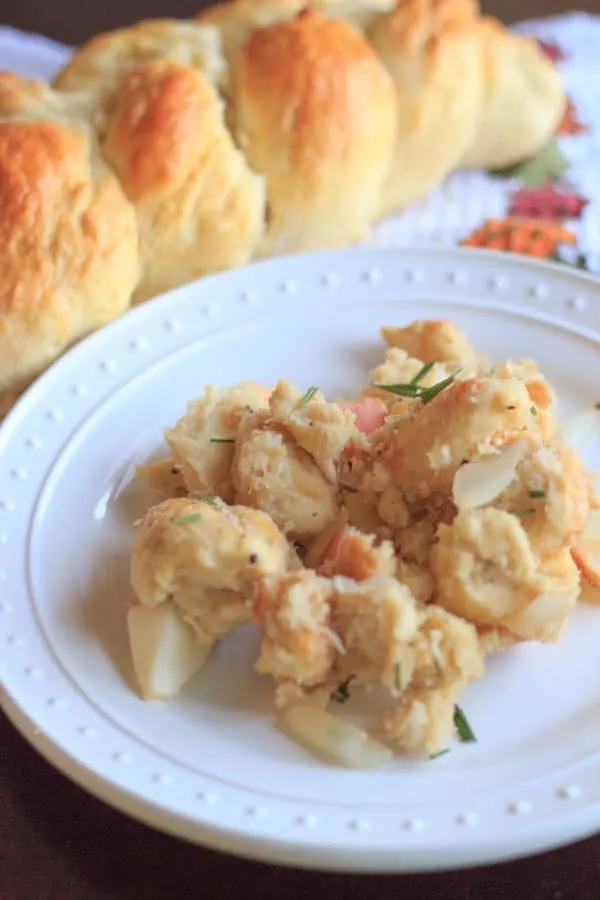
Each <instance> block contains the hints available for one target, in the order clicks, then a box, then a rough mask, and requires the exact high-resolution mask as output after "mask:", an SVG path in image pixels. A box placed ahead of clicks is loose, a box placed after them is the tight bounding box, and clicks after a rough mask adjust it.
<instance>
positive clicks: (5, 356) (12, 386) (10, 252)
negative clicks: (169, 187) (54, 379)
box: [0, 73, 139, 414]
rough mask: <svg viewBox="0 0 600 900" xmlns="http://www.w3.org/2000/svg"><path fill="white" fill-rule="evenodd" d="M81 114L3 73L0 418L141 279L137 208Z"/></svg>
mask: <svg viewBox="0 0 600 900" xmlns="http://www.w3.org/2000/svg"><path fill="white" fill-rule="evenodd" d="M81 107H82V102H81V100H80V99H77V98H76V100H75V102H73V103H72V104H71V103H70V102H69V98H66V97H62V96H61V95H57V94H55V93H54V92H53V91H52V90H51V89H50V88H48V87H46V86H45V85H44V84H42V83H41V82H37V81H25V80H23V79H20V78H19V77H17V76H16V75H11V74H8V73H2V74H0V197H1V198H2V215H1V217H0V271H1V272H2V279H1V281H0V414H1V412H6V409H7V408H8V406H9V404H10V402H12V401H14V399H16V396H17V395H18V394H19V392H20V391H21V390H22V389H24V388H25V387H26V386H27V384H28V383H29V382H30V381H31V380H32V379H33V378H34V377H35V376H36V375H38V374H39V373H40V372H41V371H42V370H43V369H44V368H45V367H46V366H48V365H49V364H50V363H51V362H52V361H53V360H54V359H55V358H56V357H57V356H58V355H59V354H60V353H61V352H62V351H63V350H64V349H65V348H66V347H68V346H69V344H71V343H73V342H74V341H76V340H78V339H79V338H80V337H82V336H83V335H84V334H86V333H88V332H90V331H93V330H94V329H95V328H98V327H99V326H101V325H103V324H105V323H106V322H109V321H110V320H111V319H114V318H116V317H117V316H119V315H120V314H121V313H122V312H124V311H125V310H126V309H127V307H128V306H129V303H130V300H131V294H132V291H133V289H134V288H135V285H136V282H137V279H138V272H139V266H138V251H137V234H136V227H135V216H134V213H133V209H132V207H131V205H130V204H129V202H128V201H127V199H126V198H125V196H124V194H123V192H122V189H121V187H120V185H119V183H118V181H117V179H116V178H115V177H114V175H113V174H112V173H111V172H110V171H109V169H108V168H107V167H106V166H105V164H104V163H103V162H102V160H101V159H100V157H99V154H98V151H97V148H96V145H95V141H94V136H93V134H92V131H91V128H90V127H89V126H88V124H87V123H86V121H85V120H84V118H83V116H82V113H81Z"/></svg>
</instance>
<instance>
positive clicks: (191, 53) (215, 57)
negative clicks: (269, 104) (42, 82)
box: [54, 19, 225, 95]
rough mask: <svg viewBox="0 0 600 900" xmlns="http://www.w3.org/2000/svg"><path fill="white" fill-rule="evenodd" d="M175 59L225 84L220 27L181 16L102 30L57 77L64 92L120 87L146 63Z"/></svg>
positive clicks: (56, 84) (108, 91) (103, 91)
mask: <svg viewBox="0 0 600 900" xmlns="http://www.w3.org/2000/svg"><path fill="white" fill-rule="evenodd" d="M154 59H170V60H173V61H174V62H178V63H181V64H182V65H185V66H190V67H191V68H193V69H197V70H199V71H201V72H203V73H204V74H205V75H206V76H207V77H208V78H209V80H211V81H213V82H219V80H220V79H221V78H222V77H224V70H225V65H224V61H223V58H222V56H221V44H220V37H219V33H218V31H217V30H216V29H215V28H206V27H202V26H201V25H199V24H198V23H196V22H193V21H192V22H185V21H181V20H179V19H148V20H145V21H142V22H137V23H136V24H135V25H131V26H130V27H128V28H118V29H116V30H115V31H108V32H105V33H103V34H98V35H96V36H95V37H93V38H91V40H89V41H87V43H85V44H84V45H83V46H82V47H80V48H79V50H77V51H76V52H75V53H74V54H73V56H72V57H71V59H70V60H69V62H68V63H67V65H66V66H65V67H64V69H62V70H61V71H60V72H59V73H58V75H57V76H56V78H55V79H54V87H56V88H57V89H59V90H61V91H81V90H85V91H96V92H98V93H100V94H101V95H108V94H111V93H112V92H113V91H115V90H116V89H117V88H118V87H119V85H120V84H121V82H122V81H123V79H124V78H125V77H126V76H127V75H128V74H129V72H130V71H131V70H132V69H133V68H135V67H136V66H137V65H139V64H140V63H145V62H150V61H151V60H154Z"/></svg>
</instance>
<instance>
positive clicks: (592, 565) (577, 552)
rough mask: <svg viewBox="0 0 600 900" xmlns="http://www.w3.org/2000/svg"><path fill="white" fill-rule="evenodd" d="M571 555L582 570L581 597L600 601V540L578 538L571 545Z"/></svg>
mask: <svg viewBox="0 0 600 900" xmlns="http://www.w3.org/2000/svg"><path fill="white" fill-rule="evenodd" d="M571 556H572V557H573V559H574V560H575V564H576V566H577V568H578V569H579V571H580V572H581V578H582V597H581V599H582V600H586V601H587V602H588V603H600V540H598V539H597V538H585V537H581V538H578V539H577V540H575V541H574V542H573V546H572V547H571Z"/></svg>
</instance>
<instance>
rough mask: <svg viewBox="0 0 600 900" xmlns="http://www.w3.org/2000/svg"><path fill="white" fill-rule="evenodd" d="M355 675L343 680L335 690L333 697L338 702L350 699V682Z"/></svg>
mask: <svg viewBox="0 0 600 900" xmlns="http://www.w3.org/2000/svg"><path fill="white" fill-rule="evenodd" d="M355 677H356V676H355V675H349V676H348V677H347V678H346V680H345V681H342V683H341V684H339V685H338V686H337V688H336V689H335V691H333V693H332V695H331V699H332V700H335V702H336V703H346V701H347V700H349V699H350V682H351V681H352V679H353V678H355Z"/></svg>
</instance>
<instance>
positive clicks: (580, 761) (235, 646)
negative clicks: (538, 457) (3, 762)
mask: <svg viewBox="0 0 600 900" xmlns="http://www.w3.org/2000/svg"><path fill="white" fill-rule="evenodd" d="M440 316H443V317H448V318H452V319H454V320H455V321H457V322H458V323H459V324H460V325H462V326H463V327H464V328H465V329H466V330H467V332H468V333H469V335H470V337H471V338H472V339H473V341H474V342H475V344H476V345H477V347H478V348H480V349H481V351H483V352H485V353H487V354H489V355H491V356H492V357H498V358H502V357H506V356H509V355H510V356H520V355H534V356H535V357H536V358H537V359H538V360H539V362H540V364H541V366H542V367H543V369H544V370H545V371H546V372H547V374H548V376H549V377H550V379H551V380H552V381H553V382H554V384H555V385H556V387H557V389H558V391H559V394H560V396H561V399H562V401H563V402H564V406H565V409H566V410H567V411H568V410H569V409H574V408H577V407H583V406H586V405H589V404H590V403H593V402H595V401H597V400H598V399H600V385H599V384H598V371H599V370H598V362H599V360H600V356H599V346H600V283H599V282H597V281H596V280H594V279H592V278H590V277H587V276H585V275H581V274H578V273H576V272H575V271H571V270H570V269H567V268H566V267H561V266H553V265H539V264H535V263H532V262H529V261H526V260H524V259H520V258H517V257H508V256H503V255H499V254H495V253H485V252H481V251H463V250H461V251H429V250H415V251H385V250H353V251H349V252H342V253H337V254H315V255H311V256H306V257H296V258H288V259H282V260H277V261H271V262H267V263H262V264H257V265H253V266H251V267H249V268H246V269H242V270H238V271H234V272H230V273H227V274H225V275H222V276H218V277H215V278H207V279H205V280H204V281H202V282H200V283H197V284H193V285H190V286H188V287H184V288H182V289H180V290H178V291H175V292H174V293H172V294H170V295H169V296H166V297H164V298H161V299H160V300H157V301H154V302H152V303H150V304H148V305H146V306H144V307H142V308H140V309H137V310H135V311H134V312H132V313H130V314H128V315H126V316H125V317H124V318H122V319H121V320H120V321H118V322H117V323H115V324H113V325H111V326H109V327H107V328H105V329H104V330H103V331H101V332H100V333H98V334H96V335H94V336H93V337H92V338H91V339H89V340H87V341H86V342H85V343H84V344H82V345H81V346H79V347H77V348H76V349H75V350H73V351H72V352H71V353H69V354H68V355H67V356H66V357H65V358H64V359H63V360H62V361H61V362H59V363H58V364H57V365H56V366H54V368H53V369H52V370H51V371H50V372H49V373H48V374H46V375H45V376H44V377H43V378H42V379H41V380H40V381H39V382H38V383H37V384H36V385H35V386H34V387H33V389H32V390H30V391H29V393H28V394H27V396H26V397H25V398H24V399H23V400H22V402H21V403H20V404H19V405H18V407H17V408H16V410H15V411H14V412H13V413H12V415H11V416H10V417H9V418H8V420H7V421H6V422H5V424H4V425H3V427H2V429H0V578H1V579H2V580H1V582H0V597H1V603H0V674H1V677H2V683H3V686H4V690H5V694H4V699H3V705H4V707H5V709H6V712H7V713H8V715H9V716H10V718H11V719H12V720H13V722H14V723H15V724H16V725H17V727H18V728H19V729H20V730H21V731H22V732H23V734H24V735H25V737H26V738H27V739H28V740H29V741H30V742H31V743H32V744H34V746H35V747H37V748H38V750H40V751H41V752H42V753H43V754H44V755H45V756H46V757H47V758H48V759H50V761H51V762H52V763H54V764H55V765H56V766H57V767H58V768H60V769H62V770H63V771H64V772H66V773H67V774H68V775H69V776H70V777H71V778H73V779H74V780H75V781H77V782H79V783H80V784H81V785H83V786H84V787H86V788H87V789H88V790H90V791H92V792H93V793H95V794H97V795H98V796H100V797H102V798H103V799H104V800H106V801H107V802H108V803H111V804H113V805H115V806H117V807H119V808H120V809H122V810H124V811H125V812H127V813H129V814H130V815H132V816H135V817H137V818H140V819H142V820H144V821H146V822H148V823H149V824H151V825H153V826H155V827H158V828H161V829H163V830H168V831H171V832H174V833H176V834H178V835H181V836H183V837H185V838H187V839H190V840H193V841H198V842H201V843H206V844H208V845H210V846H213V847H216V848H221V849H225V850H231V851H233V852H237V853H240V854H244V855H248V856H252V857H256V858H260V859H266V860H272V861H278V862H287V863H293V864H298V865H302V866H305V867H322V868H336V869H345V870H362V871H403V870H414V869H427V868H439V867H455V866H462V865H468V864H474V863H480V862H484V861H490V860H499V859H503V858H507V857H514V856H518V855H522V854H525V853H529V852H532V851H535V850H542V849H545V848H548V847H551V846H553V845H557V844H559V843H563V842H568V841H571V840H574V839H576V838H579V837H582V836H584V835H587V834H589V833H590V832H592V831H593V830H595V829H598V828H600V654H599V653H598V646H599V645H600V608H598V607H596V608H593V607H588V608H585V607H583V606H582V607H581V608H580V609H578V610H577V611H576V614H575V615H574V617H573V621H572V624H571V626H570V628H569V630H568V632H567V635H566V637H565V639H564V640H563V642H562V643H560V644H559V645H558V646H556V647H551V648H548V647H541V646H533V645H532V646H523V647H521V648H518V649H514V650H513V651H510V652H508V653H507V654H505V655H503V656H502V657H501V658H498V659H494V660H492V661H491V662H490V665H489V669H488V672H487V674H486V676H485V678H484V679H483V680H482V681H481V682H479V683H477V684H475V685H473V686H472V687H470V688H469V689H468V691H467V693H466V696H465V698H464V703H463V706H464V708H465V709H466V711H467V713H468V716H469V719H470V721H471V723H472V724H473V726H474V728H475V730H476V732H477V735H478V738H479V741H478V743H477V744H474V745H469V746H467V745H462V746H456V747H455V748H453V749H452V751H451V752H450V753H449V754H447V755H445V756H443V757H441V758H440V759H438V760H435V761H429V762H424V763H420V764H415V763H407V762H405V761H403V760H398V761H397V762H395V763H394V764H393V766H392V767H391V768H390V769H388V770H385V771H377V772H366V773H356V772H348V771H343V770H338V769H335V768H331V767H328V766H326V765H324V764H320V763H319V762H317V761H316V760H314V759H312V758H310V757H309V756H308V755H307V754H305V752H304V751H303V750H302V749H301V748H299V747H297V746H295V745H294V744H293V743H291V742H290V741H289V740H288V739H287V738H286V737H285V736H284V735H283V734H281V733H280V732H278V731H277V730H276V729H275V727H274V726H273V722H272V718H271V713H272V707H271V697H272V690H271V686H270V682H269V681H268V680H267V679H264V678H261V677H259V676H257V675H255V674H254V673H253V671H252V662H253V658H254V653H255V639H254V635H253V634H252V632H251V631H246V632H242V633H238V634H236V635H234V636H232V637H231V638H230V639H228V640H227V641H225V642H224V644H223V645H222V646H221V647H220V648H219V649H218V651H217V652H216V653H215V655H214V657H213V658H212V659H211V661H210V663H209V665H208V667H207V669H206V670H204V671H203V672H201V673H199V675H198V676H197V677H196V678H195V679H194V680H193V682H192V683H191V684H190V685H189V686H188V688H187V689H186V690H185V693H184V695H183V696H182V697H181V699H180V700H178V701H177V702H172V703H162V704H161V703H153V704H146V703H143V702H142V701H141V700H139V699H138V697H137V695H136V694H135V693H134V692H133V691H132V690H131V688H130V686H129V684H128V679H129V678H130V677H131V671H130V664H129V659H128V653H127V642H126V636H125V623H124V608H125V603H126V601H127V599H128V596H129V586H128V577H127V573H128V547H129V541H130V537H131V531H132V529H131V523H132V521H133V520H134V519H135V518H136V517H137V516H138V515H139V513H140V511H141V509H142V508H143V506H144V503H147V498H146V497H143V496H141V495H140V493H138V492H136V490H135V489H133V488H132V486H131V478H132V470H133V466H134V464H136V463H138V462H140V461H142V460H144V459H146V458H148V456H149V455H150V453H151V452H153V451H154V450H156V448H158V447H160V445H161V435H162V428H163V427H164V426H165V425H167V424H169V423H172V422H174V421H175V419H176V418H177V417H178V416H179V415H180V414H181V413H182V412H183V411H184V409H185V405H186V402H187V400H188V399H190V398H192V397H193V396H195V395H197V394H199V393H200V392H201V391H202V388H203V386H204V384H205V383H207V382H212V383H221V384H228V383H232V382H235V381H238V380H240V379H242V378H255V379H257V380H259V381H262V382H264V383H265V384H269V383H273V381H274V380H275V379H276V378H278V377H279V376H281V375H286V376H287V377H288V378H290V379H291V380H292V381H295V382H296V383H297V384H298V385H299V386H300V387H305V386H307V385H309V384H317V385H319V386H320V387H322V388H323V389H324V390H325V391H326V392H328V393H329V392H334V393H337V392H340V393H341V392H345V393H347V392H348V391H350V390H352V389H354V388H358V387H359V386H360V385H361V384H362V383H364V381H365V378H366V372H367V370H368V369H369V368H370V367H371V366H372V365H374V364H375V363H376V361H377V360H378V359H379V358H380V357H381V355H382V348H381V346H380V344H379V341H378V327H379V326H380V325H382V324H392V323H403V322H408V321H410V320H411V319H413V318H417V317H419V318H427V317H440ZM594 454H595V457H596V459H595V462H596V464H598V463H599V462H600V445H599V444H596V445H595V447H593V448H592V458H591V459H590V460H588V461H593V456H594Z"/></svg>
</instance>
